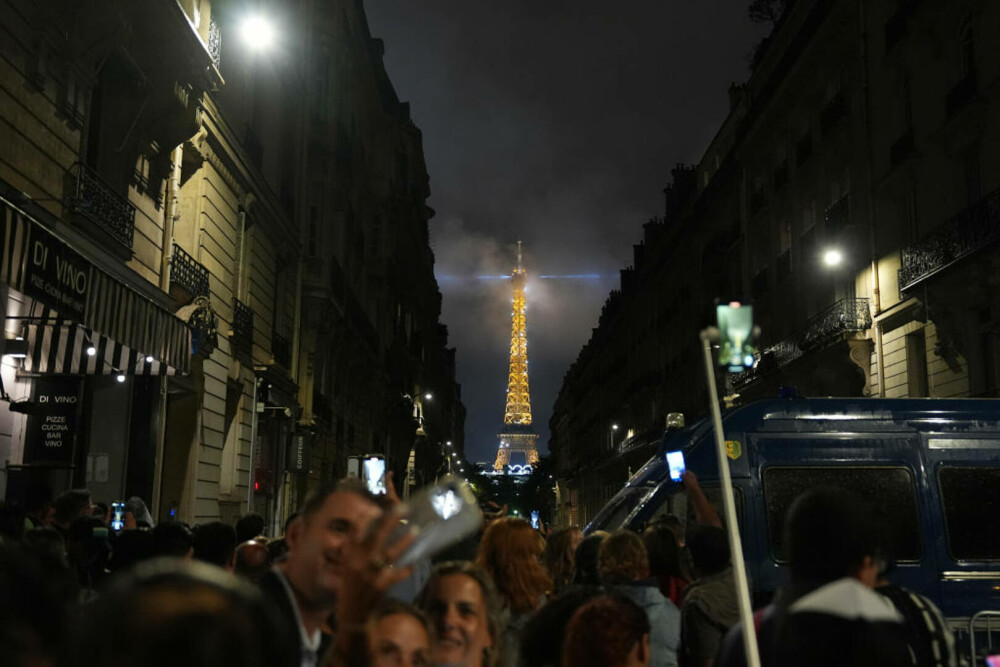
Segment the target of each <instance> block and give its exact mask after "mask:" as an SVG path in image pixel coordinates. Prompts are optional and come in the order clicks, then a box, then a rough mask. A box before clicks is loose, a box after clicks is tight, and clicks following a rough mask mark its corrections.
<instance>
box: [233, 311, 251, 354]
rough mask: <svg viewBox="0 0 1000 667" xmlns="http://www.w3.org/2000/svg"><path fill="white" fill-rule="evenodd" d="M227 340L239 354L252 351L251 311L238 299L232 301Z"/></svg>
mask: <svg viewBox="0 0 1000 667" xmlns="http://www.w3.org/2000/svg"><path fill="white" fill-rule="evenodd" d="M229 339H230V341H231V342H232V344H233V347H234V348H236V350H237V351H239V352H244V353H247V354H249V353H250V351H251V350H252V349H253V310H251V309H250V306H248V305H246V304H245V303H243V302H242V301H240V300H239V299H233V323H232V328H231V329H230V330H229Z"/></svg>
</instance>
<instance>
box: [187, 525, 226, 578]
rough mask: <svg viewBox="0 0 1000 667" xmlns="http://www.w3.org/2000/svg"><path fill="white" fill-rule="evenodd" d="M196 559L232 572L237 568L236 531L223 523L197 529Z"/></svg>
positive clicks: (195, 535)
mask: <svg viewBox="0 0 1000 667" xmlns="http://www.w3.org/2000/svg"><path fill="white" fill-rule="evenodd" d="M193 546H194V554H193V556H194V559H195V560H200V561H204V562H206V563H211V564H212V565H217V566H219V567H221V568H222V569H224V570H228V571H229V572H232V571H233V569H234V568H235V567H236V529H235V528H233V527H232V526H230V525H229V524H228V523H223V522H222V521H212V522H210V523H206V524H202V525H200V526H197V527H195V530H194V535H193Z"/></svg>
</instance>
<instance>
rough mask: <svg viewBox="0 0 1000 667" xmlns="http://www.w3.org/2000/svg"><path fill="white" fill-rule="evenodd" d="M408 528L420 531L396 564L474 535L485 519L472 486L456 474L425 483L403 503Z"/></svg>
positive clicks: (418, 559)
mask: <svg viewBox="0 0 1000 667" xmlns="http://www.w3.org/2000/svg"><path fill="white" fill-rule="evenodd" d="M399 511H400V512H401V514H402V516H403V522H404V524H405V530H406V531H407V532H409V533H411V534H414V535H416V539H415V540H414V541H413V544H411V545H410V547H409V548H408V549H407V550H406V552H405V553H403V555H402V556H400V557H399V560H397V561H396V565H399V566H401V567H402V566H406V565H412V564H413V563H416V562H417V561H420V560H423V559H425V558H430V557H431V556H433V555H434V554H436V553H438V552H440V551H441V550H443V549H446V548H447V547H450V546H451V545H452V544H455V543H456V542H460V541H461V540H463V539H465V538H466V537H468V536H470V535H472V534H473V533H475V532H476V531H477V530H479V527H480V526H481V525H482V523H483V513H482V512H481V511H480V510H479V505H478V504H477V503H476V496H475V495H474V494H473V493H472V489H471V488H470V487H469V485H468V484H466V483H465V482H464V481H463V480H462V479H461V478H459V477H455V476H454V475H448V476H446V477H443V478H442V479H441V480H440V481H439V482H437V483H436V484H434V485H432V486H427V487H424V488H423V489H420V490H419V491H417V492H416V493H415V494H414V495H413V496H411V497H410V500H409V501H408V502H405V503H403V504H401V505H400V508H399Z"/></svg>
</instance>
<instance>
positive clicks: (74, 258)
mask: <svg viewBox="0 0 1000 667" xmlns="http://www.w3.org/2000/svg"><path fill="white" fill-rule="evenodd" d="M0 218H2V220H0V222H2V227H0V242H2V244H3V246H2V254H0V281H3V282H5V283H7V284H8V285H10V286H11V287H12V288H13V289H15V290H17V291H19V292H22V293H23V294H25V295H26V297H28V298H29V299H30V300H31V306H30V309H29V312H28V314H27V316H24V315H23V314H22V315H21V316H20V319H22V321H23V322H24V324H25V327H24V328H23V331H24V337H25V338H26V339H27V342H28V352H27V357H26V358H25V360H24V366H23V370H24V371H26V372H30V373H45V374H74V375H76V374H98V375H101V374H118V373H125V374H126V375H174V374H187V373H188V371H189V370H190V365H191V327H190V326H188V324H187V323H186V322H184V321H182V320H180V319H179V318H177V317H175V316H174V315H173V313H171V312H169V311H168V310H166V309H164V308H161V307H160V306H158V305H156V304H155V303H153V302H152V301H150V300H149V299H147V298H145V297H144V296H142V295H141V294H139V293H138V292H136V291H135V290H133V289H131V288H130V287H128V286H126V285H125V284H123V283H122V282H120V281H118V280H116V279H115V278H113V277H111V276H110V275H109V274H107V273H105V272H104V271H102V270H101V269H99V268H98V267H97V266H95V265H94V264H93V263H91V262H90V261H89V260H87V259H86V258H84V257H83V256H82V255H80V254H79V253H77V252H76V251H75V250H73V249H72V248H70V247H69V246H68V245H67V244H66V243H64V242H62V241H61V240H59V239H58V238H56V237H55V236H53V235H52V234H51V233H50V232H49V231H48V230H46V229H45V228H44V227H42V225H40V224H39V223H38V222H37V221H35V220H33V219H32V218H30V217H29V216H28V215H27V214H25V213H23V212H22V211H20V210H19V209H17V208H15V207H13V206H12V205H10V204H9V203H8V202H6V201H4V200H2V199H0ZM43 252H44V253H46V254H47V255H50V256H51V257H52V258H53V259H52V262H51V263H52V264H53V265H55V262H56V259H55V258H58V260H59V262H60V266H59V267H54V268H53V267H41V266H40V265H39V263H38V262H37V261H36V260H37V258H38V256H39V254H41V253H43ZM66 265H71V266H72V268H73V270H74V271H75V274H74V275H75V276H76V278H77V279H78V282H77V283H76V285H75V286H76V287H77V288H78V289H75V290H74V289H72V288H73V287H74V284H73V283H72V282H70V281H64V280H62V279H63V278H64V277H65V271H63V272H60V273H59V274H56V273H54V269H56V268H62V269H65V266H66ZM46 271H47V272H46ZM57 281H58V282H57ZM84 281H85V282H84ZM66 285H69V286H70V288H65V286H66ZM60 287H63V290H62V291H61V292H60V290H59V288H60ZM81 287H82V289H79V288H81ZM8 328H9V327H8ZM91 346H93V347H94V348H95V354H94V355H90V354H88V351H87V350H88V348H89V347H91ZM147 358H151V359H152V361H151V362H147V361H146V359H147Z"/></svg>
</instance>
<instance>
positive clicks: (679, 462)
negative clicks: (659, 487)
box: [666, 450, 687, 482]
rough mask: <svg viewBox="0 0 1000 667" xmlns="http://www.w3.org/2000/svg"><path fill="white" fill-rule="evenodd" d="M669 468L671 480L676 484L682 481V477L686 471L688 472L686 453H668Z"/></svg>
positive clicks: (678, 451)
mask: <svg viewBox="0 0 1000 667" xmlns="http://www.w3.org/2000/svg"><path fill="white" fill-rule="evenodd" d="M666 459H667V468H668V469H669V470H670V479H672V480H673V481H675V482H679V481H681V476H682V475H683V474H684V471H685V470H687V468H686V466H685V465H684V452H682V451H680V450H677V451H676V452H667V455H666Z"/></svg>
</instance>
